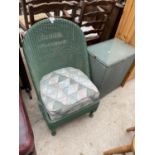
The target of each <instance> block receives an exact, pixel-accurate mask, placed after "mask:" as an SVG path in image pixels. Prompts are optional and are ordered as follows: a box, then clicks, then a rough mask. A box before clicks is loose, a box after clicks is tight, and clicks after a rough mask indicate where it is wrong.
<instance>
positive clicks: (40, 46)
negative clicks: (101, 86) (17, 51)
mask: <svg viewBox="0 0 155 155" xmlns="http://www.w3.org/2000/svg"><path fill="white" fill-rule="evenodd" d="M23 48H24V53H25V58H26V61H27V64H28V67H29V70H30V73H31V76H32V81H33V84H34V87H35V89H36V93H37V96H38V103H39V107H40V110H41V112H42V114H43V117H44V119H45V121H46V122H47V125H48V127H49V128H50V129H51V130H52V135H55V134H56V128H57V127H58V126H60V125H61V124H63V123H66V122H68V121H70V120H72V119H74V118H77V117H79V116H81V115H83V114H85V113H90V114H89V115H90V116H92V115H93V112H95V111H96V110H97V107H98V105H99V92H98V90H97V88H96V86H94V84H93V83H92V82H91V81H90V80H89V78H88V77H89V62H88V54H87V47H86V41H85V38H84V35H83V33H82V31H81V30H80V28H79V27H78V26H77V25H76V24H74V23H73V22H71V21H68V20H65V19H61V18H52V19H44V20H42V21H39V22H37V23H36V24H34V25H33V26H32V27H31V28H30V29H29V30H28V31H27V33H26V35H25V37H24V43H23Z"/></svg>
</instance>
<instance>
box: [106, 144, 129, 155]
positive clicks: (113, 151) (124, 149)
mask: <svg viewBox="0 0 155 155" xmlns="http://www.w3.org/2000/svg"><path fill="white" fill-rule="evenodd" d="M128 152H132V149H131V144H130V145H125V146H121V147H117V148H113V149H111V150H108V151H105V152H104V154H103V155H113V154H119V153H122V154H123V153H128Z"/></svg>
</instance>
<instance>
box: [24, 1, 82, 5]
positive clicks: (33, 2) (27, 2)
mask: <svg viewBox="0 0 155 155" xmlns="http://www.w3.org/2000/svg"><path fill="white" fill-rule="evenodd" d="M72 1H76V2H80V0H29V1H26V2H25V3H26V4H27V5H28V4H34V5H36V4H41V3H51V2H72Z"/></svg>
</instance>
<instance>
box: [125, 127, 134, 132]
mask: <svg viewBox="0 0 155 155" xmlns="http://www.w3.org/2000/svg"><path fill="white" fill-rule="evenodd" d="M126 131H127V132H130V131H135V127H131V128H128V129H127V130H126Z"/></svg>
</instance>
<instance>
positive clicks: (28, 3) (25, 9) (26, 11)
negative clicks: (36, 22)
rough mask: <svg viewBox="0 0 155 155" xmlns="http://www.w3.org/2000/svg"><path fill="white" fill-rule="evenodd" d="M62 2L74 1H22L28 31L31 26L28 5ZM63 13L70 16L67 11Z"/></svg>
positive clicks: (77, 0)
mask: <svg viewBox="0 0 155 155" xmlns="http://www.w3.org/2000/svg"><path fill="white" fill-rule="evenodd" d="M62 1H67V2H71V1H73V0H21V4H22V8H23V14H24V22H25V27H26V29H28V28H29V27H30V26H31V23H30V15H29V7H28V5H39V4H43V3H51V2H62ZM74 1H76V2H80V1H81V0H74ZM63 12H64V14H65V13H66V16H67V15H68V16H69V14H67V12H66V11H63ZM49 16H50V14H49V13H47V17H49ZM41 18H42V17H41Z"/></svg>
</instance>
